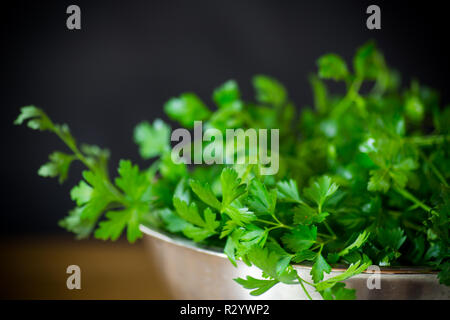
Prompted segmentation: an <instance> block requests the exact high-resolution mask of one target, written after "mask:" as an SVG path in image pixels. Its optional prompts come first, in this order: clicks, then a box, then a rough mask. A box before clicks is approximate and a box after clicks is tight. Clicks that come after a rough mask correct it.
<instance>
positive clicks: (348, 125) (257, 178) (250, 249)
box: [15, 42, 450, 300]
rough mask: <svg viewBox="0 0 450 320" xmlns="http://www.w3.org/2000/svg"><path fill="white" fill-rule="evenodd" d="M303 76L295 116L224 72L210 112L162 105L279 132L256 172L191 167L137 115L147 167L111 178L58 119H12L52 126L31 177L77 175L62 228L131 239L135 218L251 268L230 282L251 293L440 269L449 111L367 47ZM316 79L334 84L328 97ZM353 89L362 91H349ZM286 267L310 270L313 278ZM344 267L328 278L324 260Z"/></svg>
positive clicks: (330, 286) (344, 295)
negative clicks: (265, 167)
mask: <svg viewBox="0 0 450 320" xmlns="http://www.w3.org/2000/svg"><path fill="white" fill-rule="evenodd" d="M317 66H318V72H317V75H311V76H310V77H309V79H310V82H311V85H312V89H313V96H314V108H313V109H309V108H304V109H303V110H302V113H301V114H300V116H296V115H295V112H294V111H295V108H294V105H293V103H292V102H291V101H290V99H289V95H288V92H287V90H286V88H284V86H283V85H282V84H281V83H280V82H279V81H278V80H276V79H273V78H270V77H267V76H263V75H258V76H255V77H254V78H253V86H254V88H255V92H256V101H255V102H252V103H249V102H247V101H244V100H242V96H241V93H240V91H239V87H238V85H237V83H236V82H235V81H234V80H230V81H228V82H225V83H224V84H223V85H221V86H219V87H218V88H217V89H216V90H214V92H213V95H212V100H213V102H214V103H215V105H216V106H217V110H214V111H213V109H212V108H209V107H208V106H207V105H206V103H204V102H203V101H202V100H201V99H200V98H199V97H197V96H196V95H195V94H193V93H183V94H181V95H180V96H179V97H177V98H172V99H170V100H169V101H168V102H167V103H166V104H165V106H164V110H165V111H166V113H167V115H168V116H169V117H170V118H171V119H172V120H175V121H177V122H178V123H180V124H181V125H182V126H184V127H186V128H192V127H193V125H194V121H196V120H203V121H204V125H205V127H208V128H216V129H218V130H220V131H222V132H225V130H226V129H228V128H244V129H245V128H279V129H280V137H281V139H280V142H281V144H280V170H279V172H278V174H277V175H275V176H261V175H260V168H261V164H252V165H235V166H231V165H226V166H224V165H211V166H204V167H201V166H196V167H194V168H193V169H192V170H188V169H187V167H186V166H185V165H184V164H175V163H173V162H172V161H171V157H170V151H171V148H170V132H171V128H170V126H169V125H168V124H166V123H165V122H164V121H163V120H159V119H158V120H155V121H154V122H153V123H152V124H151V123H149V122H142V123H141V124H139V125H137V127H136V129H135V132H134V141H135V142H136V143H137V145H138V147H139V151H140V154H141V156H142V157H143V158H145V159H150V158H155V161H154V162H153V164H152V165H151V166H150V167H149V168H147V169H140V168H139V167H138V166H136V165H133V164H132V163H131V162H130V161H128V160H122V161H121V162H120V164H119V169H118V173H117V178H116V179H115V180H111V179H110V177H109V174H108V169H107V162H108V158H109V151H108V150H106V149H101V148H99V147H97V146H92V145H78V143H77V142H76V140H75V139H74V138H73V137H72V135H71V133H70V130H69V128H68V126H67V125H65V124H55V123H53V122H52V120H51V119H50V118H49V117H48V116H47V115H46V114H45V112H44V111H42V110H41V109H39V108H36V107H34V106H27V107H23V108H22V110H21V113H20V115H19V117H18V118H17V120H16V121H15V123H16V124H22V123H26V124H27V125H28V127H30V128H31V129H34V130H40V131H50V132H53V133H55V134H56V135H57V136H58V137H59V138H60V139H61V140H62V141H63V142H64V143H65V145H66V146H67V148H68V150H69V151H64V152H62V151H55V152H53V153H52V154H51V155H50V156H49V162H48V163H46V164H44V165H43V166H42V167H41V168H40V169H39V170H38V174H39V175H41V176H43V177H56V178H58V180H59V182H60V183H63V182H64V181H65V180H66V178H67V176H68V174H69V171H70V167H71V165H72V163H73V162H74V161H80V162H82V163H83V164H84V165H85V167H86V170H85V171H84V172H83V175H82V179H81V181H80V182H79V183H78V184H77V185H76V186H74V187H73V189H72V190H71V193H70V196H71V198H72V200H73V201H74V204H75V208H74V209H73V210H71V211H70V212H69V214H68V216H67V217H66V218H64V219H63V220H61V221H60V225H61V226H62V227H64V228H66V229H67V230H68V231H71V232H73V233H75V234H76V236H77V237H78V238H85V237H88V236H89V235H91V234H93V235H94V237H96V238H99V239H104V240H106V239H111V240H113V241H114V240H116V239H118V238H119V237H120V236H121V234H123V233H126V236H127V238H128V240H129V241H130V242H133V241H135V240H137V239H138V238H140V237H141V236H142V235H141V232H140V230H139V225H140V224H150V225H152V226H154V227H157V228H160V229H165V230H167V231H169V232H172V233H180V234H183V235H184V236H185V237H187V238H190V239H192V240H194V241H197V242H202V243H204V244H206V245H208V244H215V245H217V244H221V245H222V246H223V248H224V252H225V254H226V255H227V256H228V258H229V260H230V262H231V263H232V264H233V265H235V266H237V263H236V262H237V260H242V261H243V262H244V263H246V264H248V265H255V266H256V267H258V268H259V269H261V271H262V274H261V279H256V278H253V277H250V276H247V277H246V278H245V279H242V278H239V279H235V281H236V282H237V283H239V284H241V285H242V286H243V287H244V288H247V289H251V290H252V291H251V292H250V294H252V295H260V294H262V293H264V292H266V291H267V290H269V289H270V288H272V287H273V286H275V285H276V284H277V283H279V282H282V283H286V284H294V285H300V287H301V289H302V290H304V291H305V293H306V295H307V296H308V297H310V294H309V292H308V290H307V288H306V286H305V284H306V285H308V288H309V289H314V290H317V291H318V292H319V293H320V294H321V295H322V296H323V298H325V299H337V300H338V299H354V298H355V297H356V293H355V291H354V290H352V289H348V288H346V287H345V284H344V283H343V282H342V281H344V280H345V279H348V278H349V277H352V276H354V275H356V274H358V273H361V272H363V271H364V270H365V269H366V268H367V267H368V266H369V265H371V264H377V265H380V266H394V265H400V266H414V265H421V266H424V265H426V266H429V267H430V268H433V269H436V270H439V271H440V272H439V275H438V277H439V280H440V282H441V283H443V284H446V285H450V283H449V278H450V273H449V269H450V268H449V265H450V262H449V256H450V253H449V250H448V248H449V247H450V246H449V213H450V188H449V179H450V165H449V164H450V131H449V128H450V108H448V107H445V108H443V107H441V105H440V103H439V99H438V94H437V93H436V92H434V91H433V90H432V89H429V88H427V87H425V86H422V85H420V84H419V83H418V82H413V83H412V84H411V86H409V87H406V88H402V87H401V85H400V81H399V77H398V74H397V72H395V71H393V70H391V69H390V68H389V67H388V66H387V64H386V62H385V59H384V57H383V55H382V53H381V52H380V51H379V50H378V49H377V47H376V45H375V43H373V42H369V43H367V44H365V45H364V46H362V47H361V48H359V49H358V50H357V51H356V54H355V56H354V58H353V64H352V68H350V67H349V66H350V64H349V65H348V64H347V63H346V62H345V61H344V59H342V58H341V57H340V56H339V55H337V54H326V55H324V56H322V57H320V58H319V59H318V61H317ZM326 81H339V82H343V84H344V85H345V88H346V90H345V92H344V93H341V94H340V93H337V92H330V89H329V88H328V86H327V83H326ZM363 84H365V89H364V90H361V87H362V85H363ZM294 263H303V264H309V265H311V280H309V279H303V278H301V277H300V276H299V275H298V274H297V271H296V270H295V268H294V267H293V264H294ZM336 263H339V264H341V265H342V264H344V265H347V266H348V267H347V270H346V271H345V272H343V273H341V274H339V275H337V276H334V277H329V276H327V277H326V275H327V274H330V272H331V270H332V265H333V264H336Z"/></svg>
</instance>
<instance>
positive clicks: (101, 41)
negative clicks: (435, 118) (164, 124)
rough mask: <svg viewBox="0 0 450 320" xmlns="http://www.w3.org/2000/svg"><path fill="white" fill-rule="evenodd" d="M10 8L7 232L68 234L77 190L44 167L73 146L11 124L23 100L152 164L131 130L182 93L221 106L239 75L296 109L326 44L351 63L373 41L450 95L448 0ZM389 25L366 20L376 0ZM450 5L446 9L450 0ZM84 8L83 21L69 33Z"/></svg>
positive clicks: (5, 109)
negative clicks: (272, 85) (222, 88)
mask: <svg viewBox="0 0 450 320" xmlns="http://www.w3.org/2000/svg"><path fill="white" fill-rule="evenodd" d="M8 2H9V3H6V4H5V2H2V8H1V22H0V23H1V33H2V38H1V45H2V50H1V60H0V61H1V95H0V101H1V111H2V115H1V118H2V126H1V130H2V135H1V138H2V157H1V161H2V165H1V169H0V172H1V180H2V185H3V188H2V192H1V194H2V203H1V211H2V212H1V233H2V234H8V233H21V232H58V231H60V229H59V227H58V226H57V220H58V219H59V218H61V217H63V216H64V215H65V214H66V212H67V210H68V209H69V208H71V207H72V202H71V200H70V198H69V190H70V188H71V187H72V186H73V185H74V184H75V183H76V182H77V181H78V179H79V173H80V170H81V167H80V166H75V168H74V170H72V171H71V176H72V178H71V179H69V181H67V182H66V183H65V184H64V185H63V186H59V185H58V183H57V181H56V180H54V179H44V178H40V177H38V176H37V175H36V171H37V169H38V168H39V166H40V165H41V164H43V163H44V162H45V161H46V160H47V155H48V154H49V153H50V152H51V151H53V150H55V149H59V148H62V144H61V143H60V142H59V141H58V140H57V139H56V138H55V137H54V136H52V135H50V134H48V133H44V134H40V133H37V132H32V131H31V130H28V129H26V128H25V127H15V126H13V125H12V122H13V120H14V118H15V117H16V116H17V114H18V112H19V107H20V106H23V105H28V104H35V105H37V106H39V107H42V108H44V109H45V110H46V111H47V112H48V113H49V114H50V115H51V117H52V118H54V120H55V121H56V122H69V124H70V126H71V129H72V131H73V133H74V135H75V136H76V137H77V138H78V140H79V141H83V142H87V143H92V144H98V145H100V146H105V147H108V148H110V149H111V150H112V152H113V153H112V161H111V167H112V168H115V167H116V166H117V162H118V160H119V159H120V158H131V159H133V160H135V161H137V162H138V163H140V164H144V162H143V161H142V160H139V157H138V154H137V149H136V146H135V145H134V144H133V142H132V130H133V127H134V125H135V124H136V123H138V122H139V121H141V120H144V119H153V118H155V117H164V115H163V112H162V105H163V103H164V102H165V101H166V100H167V99H168V98H169V97H171V96H174V95H178V94H180V93H181V92H184V91H195V92H197V93H198V94H199V95H200V96H201V97H202V98H203V99H204V100H205V101H207V102H210V93H211V91H212V89H213V88H214V87H215V86H217V85H219V84H221V83H222V82H224V81H225V80H228V79H230V78H234V79H236V80H238V81H239V83H240V85H241V87H242V88H243V91H244V97H246V98H251V95H252V92H251V90H250V79H251V76H252V75H254V74H256V73H263V74H268V75H272V76H274V77H276V78H278V79H280V80H281V81H282V82H283V83H284V84H285V85H286V87H287V88H288V89H289V91H290V96H291V98H292V99H293V100H294V101H295V102H296V104H297V105H298V106H303V105H307V104H311V101H312V96H311V92H310V89H309V85H308V82H307V75H308V74H309V73H311V72H314V71H315V60H316V59H317V57H318V56H320V55H321V54H323V53H327V52H336V53H339V54H341V55H342V56H343V57H345V58H346V59H350V58H351V56H352V55H353V53H354V51H355V48H356V47H357V46H359V45H361V44H362V43H364V42H365V41H366V40H368V39H371V38H373V39H375V40H376V41H377V43H378V45H379V47H380V48H381V49H382V51H383V52H384V53H385V55H386V58H387V61H388V63H389V64H390V65H391V66H394V67H395V68H396V69H398V70H399V71H400V72H401V73H402V75H403V80H404V83H409V81H410V79H411V78H413V77H417V78H418V79H421V81H422V82H424V83H426V84H428V85H430V86H433V87H435V88H437V89H439V90H440V91H441V92H442V93H443V100H444V101H445V102H447V103H448V102H449V93H448V91H447V90H446V89H447V88H446V83H447V81H448V80H446V79H447V74H448V71H449V69H450V68H449V58H448V51H447V49H446V48H445V46H444V44H448V31H449V27H448V22H447V17H446V14H448V13H447V12H446V11H445V10H444V8H443V7H442V5H443V2H441V1H440V2H437V1H425V2H423V1H422V2H421V3H420V4H416V5H414V4H412V3H411V1H395V3H393V2H394V1H391V2H390V3H387V2H382V1H371V2H367V1H361V0H359V1H319V0H314V1H311V2H307V1H246V0H240V1H231V0H228V1H212V0H209V1H197V0H190V1H78V0H73V1H70V2H69V1H54V2H49V1H48V2H47V1H46V2H43V1H41V2H40V3H39V2H38V1H8ZM372 3H374V4H378V5H380V7H381V11H382V30H376V31H370V30H367V29H366V27H365V20H366V17H367V15H366V14H365V10H366V8H367V6H368V5H369V4H372ZM441 3H442V4H441ZM70 4H77V5H79V6H80V7H81V11H82V30H80V31H69V30H67V29H66V18H67V14H66V13H65V11H66V8H67V6H68V5H70Z"/></svg>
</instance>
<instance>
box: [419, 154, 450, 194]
mask: <svg viewBox="0 0 450 320" xmlns="http://www.w3.org/2000/svg"><path fill="white" fill-rule="evenodd" d="M419 155H420V156H421V157H422V159H423V160H424V161H425V162H426V163H427V164H428V165H429V166H430V168H431V171H433V173H434V174H435V175H436V177H437V178H438V179H439V180H441V182H442V183H443V184H444V186H446V187H447V188H448V183H447V181H445V178H444V176H443V175H442V174H441V173H440V171H439V170H438V169H437V168H436V166H435V165H434V163H433V162H432V161H431V160H430V159H429V158H428V157H427V156H426V155H425V153H423V152H422V151H421V150H419Z"/></svg>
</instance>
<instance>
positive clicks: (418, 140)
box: [405, 135, 450, 146]
mask: <svg viewBox="0 0 450 320" xmlns="http://www.w3.org/2000/svg"><path fill="white" fill-rule="evenodd" d="M405 141H406V142H408V143H412V144H415V145H418V146H429V145H433V144H440V143H443V142H444V141H450V136H449V135H430V136H417V137H408V138H405Z"/></svg>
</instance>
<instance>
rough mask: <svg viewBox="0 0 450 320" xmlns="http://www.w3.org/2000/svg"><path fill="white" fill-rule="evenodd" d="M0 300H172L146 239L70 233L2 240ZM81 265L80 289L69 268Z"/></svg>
mask: <svg viewBox="0 0 450 320" xmlns="http://www.w3.org/2000/svg"><path fill="white" fill-rule="evenodd" d="M0 240H1V241H0V257H1V260H0V287H1V291H0V292H1V293H0V298H1V299H170V294H169V292H167V290H165V289H164V286H163V284H162V283H161V282H160V281H159V280H158V277H157V276H156V275H155V268H156V267H155V266H154V265H153V264H152V263H151V261H150V260H149V258H148V256H147V254H146V252H145V247H144V244H143V243H142V242H139V241H138V242H137V243H135V244H128V243H127V242H125V241H118V242H115V243H111V242H103V241H97V240H79V241H78V240H74V239H72V238H70V237H56V236H55V237H42V236H34V237H17V238H6V239H5V238H3V239H0ZM73 264H75V265H78V266H79V267H80V269H81V289H80V290H69V289H67V286H66V280H67V277H68V276H70V275H69V274H67V273H66V268H67V266H69V265H73Z"/></svg>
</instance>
